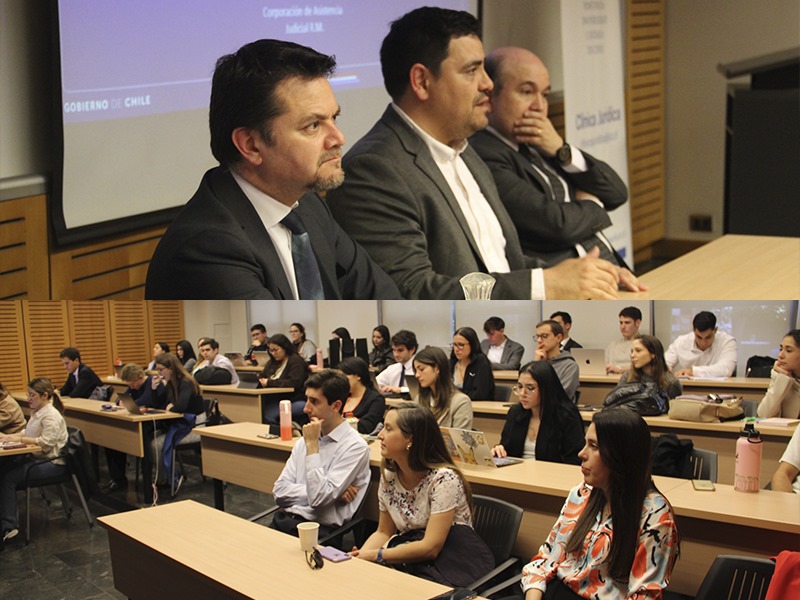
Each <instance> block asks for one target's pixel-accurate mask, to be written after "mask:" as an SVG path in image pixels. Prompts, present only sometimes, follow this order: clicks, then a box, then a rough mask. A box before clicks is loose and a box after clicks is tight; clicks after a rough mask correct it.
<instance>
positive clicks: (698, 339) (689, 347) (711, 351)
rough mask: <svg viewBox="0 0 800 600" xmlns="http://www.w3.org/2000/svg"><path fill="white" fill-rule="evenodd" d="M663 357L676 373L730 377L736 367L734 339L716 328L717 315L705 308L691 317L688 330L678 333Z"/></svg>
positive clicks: (694, 375)
mask: <svg viewBox="0 0 800 600" xmlns="http://www.w3.org/2000/svg"><path fill="white" fill-rule="evenodd" d="M664 358H665V359H666V361H667V366H668V367H669V369H670V370H671V371H672V372H673V373H674V374H675V376H676V377H730V376H732V375H733V374H734V372H735V371H736V361H737V360H738V354H737V351H736V340H735V339H734V338H733V337H732V336H730V335H728V334H727V333H725V332H724V331H717V317H715V316H714V313H711V312H708V311H707V310H704V311H701V312H699V313H697V314H696V315H695V316H694V319H692V332H691V333H685V334H683V335H681V336H678V337H677V338H676V339H675V341H674V342H672V343H671V344H670V345H669V348H668V349H667V351H666V353H665V354H664Z"/></svg>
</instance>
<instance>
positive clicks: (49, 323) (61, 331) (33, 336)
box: [22, 300, 71, 388]
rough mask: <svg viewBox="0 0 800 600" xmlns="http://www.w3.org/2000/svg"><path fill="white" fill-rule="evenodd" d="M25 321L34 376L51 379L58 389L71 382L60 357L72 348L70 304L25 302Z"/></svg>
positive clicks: (28, 350)
mask: <svg viewBox="0 0 800 600" xmlns="http://www.w3.org/2000/svg"><path fill="white" fill-rule="evenodd" d="M22 322H23V327H24V331H25V341H26V344H27V347H26V349H25V350H26V354H27V357H28V371H29V374H30V377H49V378H50V379H51V380H52V381H53V385H55V386H56V388H60V387H61V386H62V385H63V384H64V381H65V380H66V379H67V372H66V371H65V370H64V366H63V365H62V364H61V359H60V358H59V357H58V355H59V354H60V352H61V350H62V349H63V348H65V347H66V346H70V345H71V344H70V340H69V327H68V325H67V324H68V322H69V317H68V314H67V303H66V302H53V301H48V300H44V301H38V300H37V301H33V300H32V301H23V302H22Z"/></svg>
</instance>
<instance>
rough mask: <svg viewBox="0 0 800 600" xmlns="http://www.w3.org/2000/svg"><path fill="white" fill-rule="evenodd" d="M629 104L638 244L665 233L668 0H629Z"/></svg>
mask: <svg viewBox="0 0 800 600" xmlns="http://www.w3.org/2000/svg"><path fill="white" fill-rule="evenodd" d="M626 8H627V18H626V81H625V98H626V100H625V103H626V111H627V132H628V172H629V183H630V197H631V200H630V203H631V225H632V232H633V249H634V252H636V253H637V254H639V255H640V256H645V255H647V250H648V249H649V247H650V246H651V245H652V244H653V243H655V242H657V241H658V240H660V239H662V238H663V237H664V234H665V231H666V227H665V174H664V172H665V151H664V130H665V128H664V69H665V66H664V44H665V37H664V20H665V2H664V0H628V2H627V7H626Z"/></svg>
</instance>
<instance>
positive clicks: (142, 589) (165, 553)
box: [97, 500, 449, 600]
mask: <svg viewBox="0 0 800 600" xmlns="http://www.w3.org/2000/svg"><path fill="white" fill-rule="evenodd" d="M97 520H98V522H99V523H100V525H101V526H102V527H104V528H105V529H106V530H107V531H108V545H109V549H110V552H111V568H112V571H113V574H114V587H116V589H117V590H118V591H119V592H121V593H122V594H123V595H124V596H126V597H128V598H132V599H134V600H137V599H140V598H141V599H145V600H154V599H159V598H164V599H165V600H172V599H173V598H269V599H274V600H280V599H283V598H287V599H288V598H291V599H294V598H321V597H324V596H329V597H334V598H336V597H341V598H348V599H349V600H360V599H363V600H373V599H374V598H420V599H423V598H433V597H435V596H438V595H439V594H442V593H444V592H446V591H447V590H448V589H449V588H447V587H445V586H443V585H440V584H438V583H433V582H431V581H426V580H424V579H419V578H417V577H413V576H411V575H407V574H405V573H402V572H400V571H396V570H394V569H390V568H386V567H383V566H381V565H378V564H375V563H371V562H367V561H364V560H359V559H350V560H346V561H343V562H339V563H333V562H330V561H327V560H326V561H325V563H324V566H323V568H321V569H317V570H312V569H310V568H309V567H308V565H307V564H306V558H305V554H304V553H303V551H302V550H301V549H300V542H299V540H298V539H297V538H296V537H293V536H290V535H287V534H285V533H281V532H278V531H274V530H272V529H269V528H267V527H264V526H261V525H258V524H256V523H251V522H249V521H247V520H246V519H242V518H240V517H236V516H233V515H229V514H226V513H224V512H221V511H218V510H214V509H213V508H211V507H209V506H205V505H203V504H199V503H197V502H194V501H192V500H184V501H182V502H174V503H172V504H167V505H163V506H157V507H152V508H146V509H144V510H136V511H130V512H125V513H119V514H115V515H108V516H104V517H98V519H97Z"/></svg>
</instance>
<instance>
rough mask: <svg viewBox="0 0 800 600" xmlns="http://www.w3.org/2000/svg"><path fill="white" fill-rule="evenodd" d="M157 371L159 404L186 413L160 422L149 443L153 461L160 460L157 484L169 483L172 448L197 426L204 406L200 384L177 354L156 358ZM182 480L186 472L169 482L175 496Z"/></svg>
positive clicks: (154, 383)
mask: <svg viewBox="0 0 800 600" xmlns="http://www.w3.org/2000/svg"><path fill="white" fill-rule="evenodd" d="M156 372H157V373H158V375H155V376H153V378H152V380H151V381H152V383H151V386H150V387H151V389H152V391H153V393H154V395H155V397H156V403H157V404H159V405H161V406H164V407H165V408H166V410H168V411H171V412H177V413H183V418H181V419H171V420H169V421H163V422H161V423H160V424H159V427H158V429H156V432H155V437H154V439H153V441H152V442H151V443H150V449H151V452H152V457H153V464H158V461H159V460H160V461H161V462H160V465H159V467H158V478H157V480H156V483H157V484H158V485H166V484H167V474H168V473H169V472H170V469H171V467H172V448H173V447H174V446H175V445H176V444H177V443H178V442H180V441H181V440H182V439H183V438H184V437H185V436H186V434H188V433H189V432H190V431H191V430H192V428H194V425H195V421H196V418H197V415H199V414H202V413H203V412H204V410H205V407H204V406H203V396H202V395H201V394H200V386H199V385H198V384H197V381H195V379H194V377H192V376H191V375H189V373H188V372H187V371H186V369H184V368H183V365H182V364H181V361H179V360H178V357H177V356H175V355H174V354H169V353H167V354H162V355H161V356H159V357H158V358H157V359H156ZM182 483H183V475H179V476H178V477H176V479H175V481H173V482H170V484H171V489H172V493H173V496H174V495H175V494H177V493H178V490H179V489H180V487H181V484H182Z"/></svg>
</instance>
